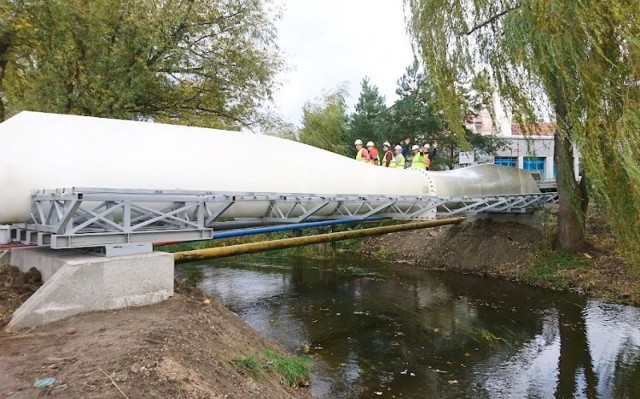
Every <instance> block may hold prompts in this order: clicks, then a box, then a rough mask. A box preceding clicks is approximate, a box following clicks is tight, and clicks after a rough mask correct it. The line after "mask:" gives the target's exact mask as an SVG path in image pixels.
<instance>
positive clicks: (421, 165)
mask: <svg viewBox="0 0 640 399" xmlns="http://www.w3.org/2000/svg"><path fill="white" fill-rule="evenodd" d="M427 159H429V155H425V154H421V153H417V154H416V155H414V156H413V161H411V167H412V168H416V169H420V170H425V169H426V163H427Z"/></svg>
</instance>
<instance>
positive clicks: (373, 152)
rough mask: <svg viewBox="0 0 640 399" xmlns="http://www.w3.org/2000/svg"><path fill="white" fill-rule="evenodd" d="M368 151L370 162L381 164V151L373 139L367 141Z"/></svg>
mask: <svg viewBox="0 0 640 399" xmlns="http://www.w3.org/2000/svg"><path fill="white" fill-rule="evenodd" d="M367 151H368V152H369V162H371V163H373V164H374V165H380V153H379V152H378V149H377V148H376V145H375V144H373V141H369V142H367Z"/></svg>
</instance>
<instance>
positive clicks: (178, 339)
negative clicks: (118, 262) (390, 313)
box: [0, 294, 310, 399]
mask: <svg viewBox="0 0 640 399" xmlns="http://www.w3.org/2000/svg"><path fill="white" fill-rule="evenodd" d="M267 349H269V350H274V351H277V352H284V351H283V349H282V348H280V347H278V346H277V345H276V344H274V343H273V342H270V341H268V340H267V339H266V338H264V337H262V336H260V335H259V334H258V333H256V332H255V331H254V330H252V329H251V328H250V327H249V326H248V325H246V324H245V323H244V322H242V321H241V320H240V318H239V317H238V316H237V315H235V314H234V313H232V312H231V311H229V310H228V309H226V308H225V307H224V306H222V305H221V304H220V303H218V302H216V301H212V300H210V299H206V298H204V297H201V296H199V295H197V294H196V295H193V296H192V295H184V294H176V296H175V297H173V298H171V299H169V300H168V301H165V302H162V303H159V304H155V305H151V306H145V307H139V308H131V309H125V310H118V311H106V312H96V313H89V314H83V315H78V316H74V317H71V318H69V319H66V320H62V321H59V322H55V323H52V324H49V325H46V326H44V327H40V328H35V329H33V330H30V331H27V332H17V333H6V332H5V333H1V334H0V369H1V370H2V373H0V397H2V398H15V399H17V398H36V397H60V398H125V397H128V398H131V399H133V398H273V399H280V398H308V397H310V393H309V392H308V390H307V389H305V388H300V389H292V388H289V387H287V386H286V385H285V384H284V382H283V381H281V378H280V377H279V376H278V375H276V374H274V373H271V372H263V373H262V374H261V376H258V377H254V376H251V375H247V374H244V373H242V372H241V371H238V368H237V367H236V365H235V364H234V362H233V360H234V359H237V358H238V357H242V356H248V355H250V354H253V353H259V352H261V351H264V350H267ZM45 377H54V378H55V379H56V380H55V383H54V384H53V385H52V386H50V387H48V388H44V389H36V388H34V381H35V380H36V379H41V378H45Z"/></svg>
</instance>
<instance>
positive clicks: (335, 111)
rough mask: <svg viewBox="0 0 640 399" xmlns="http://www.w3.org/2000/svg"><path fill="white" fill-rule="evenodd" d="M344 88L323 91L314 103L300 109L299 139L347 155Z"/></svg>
mask: <svg viewBox="0 0 640 399" xmlns="http://www.w3.org/2000/svg"><path fill="white" fill-rule="evenodd" d="M346 96H347V93H346V90H345V89H344V88H339V89H336V90H334V91H331V92H327V93H324V94H323V96H322V98H321V99H319V100H318V101H317V102H316V103H312V102H307V103H306V104H305V105H304V107H303V109H302V129H300V141H302V142H303V143H305V144H309V145H312V146H314V147H318V148H322V149H324V150H327V151H331V152H335V153H337V154H342V155H348V154H349V150H350V148H351V146H350V145H348V144H352V143H347V113H346V112H347V105H346Z"/></svg>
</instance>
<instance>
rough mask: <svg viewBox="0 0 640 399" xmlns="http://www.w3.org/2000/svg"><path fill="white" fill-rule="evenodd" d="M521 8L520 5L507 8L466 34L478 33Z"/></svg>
mask: <svg viewBox="0 0 640 399" xmlns="http://www.w3.org/2000/svg"><path fill="white" fill-rule="evenodd" d="M520 7H521V5H520V4H518V5H515V6H513V7H511V8H507V9H506V10H504V11H501V12H499V13H498V14H496V15H494V16H493V17H491V18H489V19H487V20H486V21H484V22H482V23H479V24H478V25H476V26H474V27H473V28H471V29H470V30H469V31H468V32H466V34H467V36H468V35H470V34H472V33H473V32H475V31H477V30H478V29H480V28H483V27H485V26H487V25H489V24H490V23H493V22H494V21H495V20H496V19H498V18H500V17H502V16H503V15H505V14H508V13H510V12H511V11H514V10H517V9H518V8H520Z"/></svg>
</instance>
